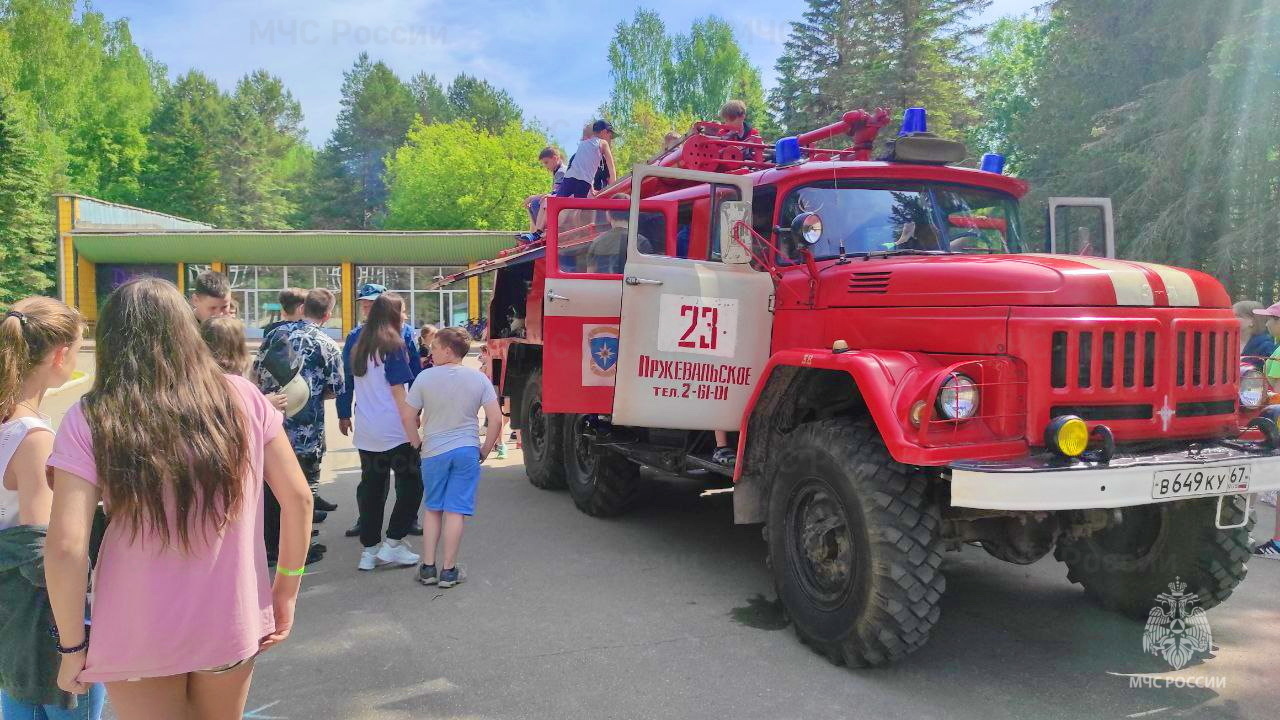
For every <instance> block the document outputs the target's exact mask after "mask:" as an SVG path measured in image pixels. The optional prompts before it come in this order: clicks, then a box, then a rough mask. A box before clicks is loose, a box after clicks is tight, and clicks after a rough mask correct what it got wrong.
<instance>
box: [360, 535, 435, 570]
mask: <svg viewBox="0 0 1280 720" xmlns="http://www.w3.org/2000/svg"><path fill="white" fill-rule="evenodd" d="M377 560H378V562H380V563H385V564H388V565H402V566H404V567H409V566H410V565H417V564H418V561H420V560H422V556H420V555H418V554H417V553H415V552H413V550H411V549H410V548H409V544H408V543H406V542H405V541H403V540H391V539H388V540H387V541H386V542H384V543H382V549H381V550H379V551H378V554H377ZM361 562H363V558H361Z"/></svg>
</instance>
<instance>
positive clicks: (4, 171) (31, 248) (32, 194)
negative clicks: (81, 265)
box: [0, 82, 54, 304]
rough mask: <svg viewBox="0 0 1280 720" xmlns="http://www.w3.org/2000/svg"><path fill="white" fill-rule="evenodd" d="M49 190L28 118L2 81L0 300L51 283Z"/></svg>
mask: <svg viewBox="0 0 1280 720" xmlns="http://www.w3.org/2000/svg"><path fill="white" fill-rule="evenodd" d="M48 193H49V188H48V185H47V184H46V182H45V170H44V168H42V167H41V162H40V157H39V155H38V154H37V152H36V147H35V144H34V142H33V140H32V134H31V130H30V128H29V127H28V122H27V120H26V118H24V117H23V113H22V112H20V110H19V108H18V105H17V102H16V100H15V98H14V93H13V92H12V91H11V90H9V89H6V88H5V86H4V84H3V83H2V82H0V304H8V303H11V302H13V301H15V300H18V299H20V298H22V297H25V296H27V295H31V294H34V293H39V292H43V291H45V290H48V289H49V288H50V287H52V286H53V279H52V266H53V260H54V255H53V241H52V233H51V228H52V226H53V222H52V218H51V217H50V213H49V210H48V209H47V208H48V207H49V194H48Z"/></svg>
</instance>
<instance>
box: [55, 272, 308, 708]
mask: <svg viewBox="0 0 1280 720" xmlns="http://www.w3.org/2000/svg"><path fill="white" fill-rule="evenodd" d="M96 339H97V353H96V354H97V374H96V376H95V378H94V384H93V388H92V389H91V390H90V391H89V392H88V393H87V394H86V395H85V396H84V398H82V399H81V401H80V402H79V403H78V404H77V405H75V406H74V407H72V408H71V409H70V410H69V411H68V412H67V415H66V417H65V418H64V419H63V421H62V426H61V427H60V428H59V429H58V434H57V437H56V439H55V440H54V447H53V454H52V456H51V457H50V458H49V465H50V466H52V467H53V468H54V480H53V482H54V485H53V512H52V519H51V521H50V525H49V538H48V543H47V548H46V578H47V582H48V586H49V596H50V599H51V601H52V604H53V612H54V616H55V618H56V620H57V630H58V643H59V645H60V647H59V650H60V652H62V653H64V654H63V659H62V669H61V672H60V674H59V684H60V685H61V686H62V688H63V689H64V690H68V691H75V692H82V691H83V688H84V686H85V683H88V682H105V683H106V684H107V694H108V696H109V697H110V698H111V704H112V707H113V708H114V710H115V713H116V715H117V716H118V717H119V718H121V720H134V719H135V718H136V719H142V718H147V719H150V718H238V717H240V716H241V714H242V713H243V711H244V703H245V698H246V697H247V696H248V692H249V681H250V678H251V676H252V672H253V658H254V657H255V656H256V655H257V654H258V653H259V652H261V651H263V650H266V649H267V648H270V647H271V646H273V645H275V644H277V643H279V642H281V641H283V640H284V639H285V638H286V637H288V635H289V632H290V630H291V629H292V625H293V609H294V603H295V601H296V599H297V594H298V586H299V583H300V580H301V575H302V571H303V570H302V569H303V561H304V558H305V557H306V553H307V542H308V540H309V538H310V535H311V491H310V490H309V489H308V488H307V484H306V481H305V480H304V479H303V476H302V471H301V470H300V469H299V468H298V463H297V460H295V459H294V456H293V450H292V449H291V448H290V446H289V441H288V439H287V438H286V437H285V435H284V433H283V431H282V430H283V427H282V416H281V414H280V412H279V411H278V410H276V409H275V408H273V407H272V406H271V405H270V403H269V402H268V401H267V400H266V398H264V397H263V395H262V393H261V392H259V391H258V389H257V388H256V387H254V386H253V385H252V384H251V383H250V382H249V381H248V380H245V379H244V378H241V377H238V376H235V375H228V374H224V373H223V371H222V369H221V368H219V367H218V366H217V364H216V363H215V362H214V360H213V358H212V357H211V356H210V354H209V353H208V352H207V351H206V350H205V348H204V343H203V342H202V341H201V339H200V335H199V333H198V332H197V331H196V325H195V324H194V323H192V322H191V311H190V309H189V308H188V307H187V304H186V302H185V301H184V300H183V298H182V295H181V294H179V292H178V289H177V288H176V287H174V286H173V285H172V284H171V283H168V282H166V281H164V280H159V279H156V278H140V279H137V280H133V281H131V282H128V283H125V284H124V285H122V286H120V287H119V288H118V289H116V290H115V292H113V293H111V295H110V296H109V297H108V298H107V301H106V303H105V304H104V305H103V308H102V313H101V318H100V319H99V321H98V327H97V336H96ZM264 479H265V481H266V483H267V484H268V485H270V486H271V489H272V490H273V491H274V492H275V495H276V497H277V498H278V499H279V501H280V505H281V526H282V531H281V534H280V558H279V565H278V566H277V569H276V575H275V580H274V583H272V582H270V580H269V578H268V575H267V560H266V553H265V549H264V547H263V545H262V540H261V537H262V483H263V481H264ZM100 499H101V501H102V502H103V506H104V509H105V510H106V512H107V517H108V519H109V524H108V526H107V531H106V536H105V537H104V538H103V541H102V546H101V550H100V552H99V556H98V564H97V567H96V569H95V578H96V580H95V584H94V594H93V608H92V625H91V627H92V633H90V631H89V627H90V626H87V625H86V624H85V623H84V620H83V617H84V613H83V608H84V602H85V591H86V582H85V580H86V576H87V562H88V559H87V557H88V553H87V550H88V544H89V532H90V526H91V524H92V519H93V513H94V508H95V507H96V506H97V504H98V501H99V500H100Z"/></svg>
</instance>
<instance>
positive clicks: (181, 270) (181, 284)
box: [178, 263, 187, 295]
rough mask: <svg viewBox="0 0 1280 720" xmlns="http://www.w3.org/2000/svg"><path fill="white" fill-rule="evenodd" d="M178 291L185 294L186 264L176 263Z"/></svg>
mask: <svg viewBox="0 0 1280 720" xmlns="http://www.w3.org/2000/svg"><path fill="white" fill-rule="evenodd" d="M178 292H180V293H182V294H183V295H186V294H187V264H186V263H178Z"/></svg>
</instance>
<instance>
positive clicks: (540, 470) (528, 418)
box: [520, 370, 565, 490]
mask: <svg viewBox="0 0 1280 720" xmlns="http://www.w3.org/2000/svg"><path fill="white" fill-rule="evenodd" d="M523 405H524V407H523V410H522V415H523V417H524V430H523V431H521V433H520V441H521V445H522V447H523V448H524V471H525V474H526V475H528V476H529V482H530V483H531V484H532V485H533V486H534V487H539V488H542V489H544V490H555V489H558V488H562V487H564V483H565V472H564V416H563V415H547V414H544V413H543V412H542V371H541V370H534V371H533V373H532V374H531V375H530V376H529V380H528V382H526V383H525V387H524V398H523Z"/></svg>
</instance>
